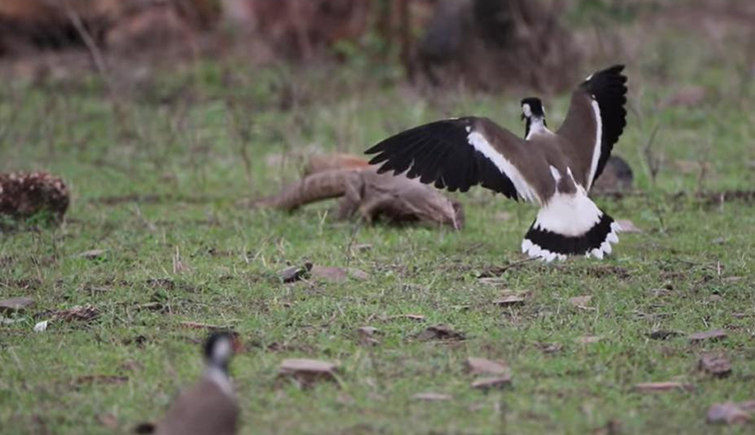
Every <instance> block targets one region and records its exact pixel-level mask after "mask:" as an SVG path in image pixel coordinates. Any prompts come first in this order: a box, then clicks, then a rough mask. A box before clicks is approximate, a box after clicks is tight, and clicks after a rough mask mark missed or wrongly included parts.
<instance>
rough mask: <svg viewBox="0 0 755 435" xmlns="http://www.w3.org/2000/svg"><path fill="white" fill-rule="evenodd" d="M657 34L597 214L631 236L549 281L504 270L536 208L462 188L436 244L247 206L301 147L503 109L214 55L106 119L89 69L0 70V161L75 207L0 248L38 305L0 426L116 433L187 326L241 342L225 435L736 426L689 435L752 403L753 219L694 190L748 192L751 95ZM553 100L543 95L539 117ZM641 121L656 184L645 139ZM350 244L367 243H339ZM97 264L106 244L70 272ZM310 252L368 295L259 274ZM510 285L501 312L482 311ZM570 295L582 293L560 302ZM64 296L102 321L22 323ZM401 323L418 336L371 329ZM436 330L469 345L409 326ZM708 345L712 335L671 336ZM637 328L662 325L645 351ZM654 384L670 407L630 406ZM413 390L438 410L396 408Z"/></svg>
mask: <svg viewBox="0 0 755 435" xmlns="http://www.w3.org/2000/svg"><path fill="white" fill-rule="evenodd" d="M669 41H670V42H669ZM669 41H665V42H664V44H665V45H664V46H663V47H665V48H664V50H665V51H662V50H660V51H653V52H651V54H649V55H648V56H647V57H646V58H645V59H644V60H643V61H641V62H639V61H638V62H629V65H628V75H629V76H630V81H631V82H630V87H631V90H630V93H631V102H630V106H631V111H630V115H629V119H628V122H629V126H628V128H627V129H626V131H625V133H624V136H623V137H622V139H621V141H620V142H619V144H618V145H617V147H616V149H615V152H616V153H617V154H620V155H621V156H623V157H625V158H626V159H627V160H628V161H629V162H630V163H631V164H632V166H633V168H634V171H635V176H636V189H637V192H636V194H633V195H630V196H627V197H625V198H623V199H615V198H598V199H597V202H598V204H599V205H600V206H601V207H602V208H604V209H605V210H606V211H608V212H609V213H610V214H611V215H612V216H614V217H615V218H617V219H630V220H631V221H632V222H634V223H635V224H636V225H637V226H638V227H640V228H641V229H642V230H643V231H644V232H643V233H641V234H626V235H623V236H621V237H620V238H621V242H620V244H619V245H618V246H617V247H616V248H615V255H613V256H611V257H610V258H609V259H607V260H605V261H602V262H600V261H594V260H583V259H573V260H569V261H568V262H566V263H562V264H557V265H541V264H538V263H533V262H520V261H521V260H522V259H523V257H522V255H521V254H519V253H518V247H519V244H520V241H521V238H522V236H523V234H524V232H525V231H526V229H527V227H528V226H529V224H530V223H531V221H532V218H533V216H534V213H535V209H534V208H533V207H532V206H530V205H523V204H517V203H513V202H509V201H505V200H504V199H503V197H500V196H499V197H493V196H492V195H490V194H489V193H488V192H486V191H482V190H481V189H477V190H474V191H472V192H471V193H470V194H468V195H465V196H461V195H459V196H458V198H459V199H460V200H461V201H462V202H463V203H464V205H465V207H466V209H465V211H466V215H467V225H466V228H465V229H464V230H463V231H461V232H457V233H454V232H449V231H446V230H440V229H431V228H394V227H388V226H384V225H377V226H369V227H368V226H363V225H360V224H359V223H357V222H337V221H334V220H333V219H331V218H330V216H329V214H328V211H329V206H328V205H321V206H315V207H311V208H307V209H305V210H302V211H301V212H299V213H296V214H284V213H278V212H272V211H262V210H253V209H250V208H249V207H248V206H247V205H246V204H247V203H248V200H249V199H250V198H255V197H258V196H260V195H263V194H269V193H273V192H275V191H276V190H277V189H279V188H280V187H281V185H282V183H284V182H286V181H290V180H293V179H295V178H296V174H297V171H298V168H299V165H300V164H301V158H300V157H299V156H300V155H302V153H304V152H311V151H313V150H314V151H316V150H324V151H331V150H340V151H351V152H355V153H359V152H361V151H362V150H363V149H365V148H366V147H367V146H369V145H371V144H373V143H375V142H376V141H378V140H380V139H381V138H383V137H385V136H386V135H388V134H391V133H394V132H397V131H399V130H400V129H401V128H404V127H409V126H412V125H415V124H417V123H420V122H423V121H429V120H432V119H436V118H438V117H443V116H449V115H454V114H457V115H458V114H470V113H474V114H479V115H486V116H490V117H492V118H494V119H496V120H498V121H500V122H501V123H502V124H504V125H506V126H508V127H509V128H511V129H512V130H514V131H516V132H517V133H521V131H522V130H523V127H522V126H521V125H520V124H518V119H519V107H518V101H519V99H520V98H521V97H523V96H526V95H524V94H519V93H515V92H512V93H511V94H509V95H479V94H474V93H470V92H465V91H463V90H460V91H455V92H449V93H448V94H445V95H436V96H433V97H432V98H425V97H422V96H420V95H419V94H418V93H417V92H416V91H414V90H412V89H411V88H409V87H407V86H406V85H405V84H402V83H401V82H400V81H398V80H396V72H395V71H392V70H390V69H387V70H385V71H377V72H375V71H373V72H371V73H370V74H365V70H364V69H362V67H360V66H359V65H355V66H352V67H349V66H346V67H342V68H340V69H334V68H333V67H318V68H313V69H310V70H308V71H295V70H292V69H290V68H286V67H280V68H274V67H269V68H265V69H256V68H253V67H250V66H249V65H248V64H246V63H243V62H233V61H226V62H225V63H206V62H198V63H195V64H191V65H188V66H184V67H182V68H180V69H179V70H178V71H172V72H170V73H163V74H158V75H156V76H155V77H154V78H153V79H152V80H151V81H150V82H149V83H148V84H147V85H142V86H140V87H138V88H136V89H134V90H132V91H131V92H130V93H129V94H128V96H127V97H121V98H120V99H119V102H118V103H117V104H114V103H112V102H111V100H109V99H107V98H105V95H106V86H105V84H104V83H103V81H102V80H101V79H100V78H98V77H97V76H84V77H81V78H79V79H77V80H76V81H75V82H73V83H72V82H71V81H67V82H65V83H57V82H54V81H53V82H49V83H46V84H43V85H39V84H30V83H26V82H24V81H22V80H11V81H5V83H4V84H3V87H2V93H3V95H2V97H1V98H0V170H2V171H9V170H20V169H44V170H49V171H51V172H53V173H55V174H59V175H61V176H63V177H64V178H65V179H66V180H67V181H68V182H69V185H70V187H71V189H72V191H73V196H74V197H73V203H72V206H71V208H70V212H69V215H68V218H67V222H66V223H65V225H63V226H62V227H61V228H59V229H55V230H50V229H48V230H27V231H19V232H14V233H9V234H4V235H2V236H0V296H1V297H2V298H6V297H14V296H30V297H33V298H34V299H35V301H36V304H35V305H34V306H33V307H32V308H30V309H29V310H27V311H26V312H21V313H17V314H14V315H7V314H6V317H7V316H10V319H11V320H14V321H15V322H14V323H10V324H3V325H1V326H0V433H2V434H20V433H33V434H48V433H52V434H81V433H87V434H96V433H113V432H115V433H125V432H127V431H129V430H131V428H133V426H134V425H136V424H137V423H139V422H142V421H148V420H156V419H158V418H159V417H160V416H161V415H162V413H163V412H164V410H165V409H166V407H167V406H168V404H169V402H170V401H171V399H172V398H173V397H174V396H175V394H176V393H177V392H178V391H179V389H180V388H181V387H182V386H184V385H186V384H187V383H190V382H192V380H193V379H195V378H196V376H197V375H198V374H199V373H200V371H201V360H200V357H199V347H198V343H199V342H201V340H202V339H203V337H204V335H205V333H206V331H203V330H196V329H191V328H187V327H186V326H184V324H183V322H201V323H206V324H212V325H219V326H227V327H232V328H233V329H235V330H236V331H238V332H239V334H240V337H241V339H242V340H243V342H244V344H245V352H243V353H241V354H240V355H238V356H237V358H235V360H234V361H233V364H232V374H233V377H234V380H235V383H236V386H237V390H238V395H239V398H240V402H241V407H242V413H243V423H244V424H243V430H242V433H244V434H287V435H293V434H377V433H381V434H393V433H396V434H504V433H506V434H508V433H511V434H524V433H569V434H585V433H596V434H609V433H638V434H667V433H687V434H692V433H749V432H750V431H751V430H752V426H751V425H750V426H731V427H726V426H724V427H715V426H711V425H708V424H706V422H705V413H706V410H707V408H708V407H709V406H710V405H711V404H713V403H718V402H723V401H728V400H731V401H744V400H753V399H755V341H754V340H755V329H754V328H753V320H754V319H755V279H754V277H753V269H754V268H755V266H754V263H753V262H754V261H755V208H753V203H752V202H751V200H750V201H746V200H737V199H736V198H733V199H729V200H726V201H724V202H715V201H711V198H712V197H713V196H711V195H708V196H705V195H703V196H702V197H699V196H698V195H697V194H698V193H701V194H702V193H704V192H724V191H732V190H751V189H752V188H753V185H755V168H754V167H753V162H755V117H754V116H753V113H755V98H754V96H755V89H753V88H755V86H754V85H753V81H752V79H751V78H749V77H750V76H749V75H748V74H749V73H748V72H746V71H745V72H744V73H743V72H742V66H741V64H740V59H739V58H737V57H736V56H734V55H728V54H726V53H721V52H717V51H715V50H712V49H711V50H707V51H706V50H704V49H700V51H698V53H704V54H698V55H696V56H690V55H687V54H684V53H689V51H687V52H685V48H687V47H689V46H691V45H697V48H700V45H699V42H695V41H691V42H690V41H688V40H684V39H681V38H680V39H679V40H669ZM703 48H705V47H703ZM593 66H603V65H593ZM589 72H590V70H586V71H585V72H584V74H585V75H587V74H588V73H589ZM691 85H694V86H698V87H701V88H702V89H704V90H705V92H706V96H705V97H704V99H703V100H702V101H701V102H699V103H697V104H694V105H691V106H678V105H670V104H667V102H668V101H669V100H670V99H671V98H672V97H673V96H674V95H675V94H677V93H678V92H679V91H680V90H683V89H684V88H685V87H688V86H691ZM527 94H529V92H527ZM567 103H568V96H567V95H561V96H558V97H548V98H546V104H547V108H548V115H549V120H550V123H551V124H552V125H554V126H557V125H558V124H559V123H560V121H561V119H562V118H563V115H564V113H565V111H566V107H567ZM656 128H657V134H656V138H655V141H654V142H653V146H652V151H651V154H652V156H653V159H658V160H660V162H661V163H660V166H659V168H660V169H659V171H658V174H657V176H656V177H655V179H653V177H651V176H650V172H651V171H650V170H649V167H648V164H647V161H648V159H646V157H645V153H644V149H645V147H646V145H647V144H648V142H649V141H650V137H651V136H652V133H653V131H654V130H655V129H656ZM690 162H691V163H690ZM703 167H705V170H704V171H703V172H702V173H701V171H700V168H703ZM359 244H369V245H371V249H369V250H362V251H355V250H354V249H351V248H353V247H354V246H355V245H359ZM94 249H98V250H103V251H104V253H103V254H101V255H100V256H98V257H97V258H86V257H82V256H80V255H78V254H80V253H82V252H85V251H89V250H94ZM306 260H309V261H312V262H313V263H315V264H317V265H324V266H340V267H354V268H358V269H360V270H362V271H364V272H366V273H367V274H369V279H367V280H364V281H357V280H351V281H348V282H344V283H332V282H317V281H312V282H299V283H295V284H282V283H281V282H280V281H279V280H278V278H277V272H278V271H279V270H281V269H283V268H284V267H286V266H288V265H290V264H294V265H295V264H301V263H303V262H304V261H306ZM177 263H180V264H181V265H183V267H175V266H176V264H177ZM509 265H510V267H507V266H509ZM481 277H498V279H493V280H491V279H487V280H485V279H480V278H481ZM507 292H515V293H523V294H524V295H525V303H524V304H523V305H521V306H515V307H500V306H497V305H495V304H494V303H493V301H494V300H496V299H498V298H500V297H501V295H503V294H506V293H507ZM576 296H591V299H590V300H589V302H587V303H586V304H585V305H586V306H584V307H576V306H574V304H572V303H570V302H569V299H570V298H572V297H576ZM84 305H91V306H92V307H94V309H95V310H96V311H97V313H98V316H97V317H96V318H95V319H92V320H88V321H84V320H82V321H71V322H64V321H53V322H51V323H50V326H49V328H48V329H47V330H46V331H45V332H43V333H35V332H33V331H32V328H33V326H34V324H35V323H36V322H38V321H41V320H46V319H49V318H51V317H52V316H53V312H54V311H57V310H62V309H68V308H72V307H75V306H84ZM403 314H418V315H422V316H424V317H425V319H424V321H422V322H419V321H416V320H410V319H406V318H401V317H392V316H399V315H403ZM435 324H445V325H448V326H450V327H452V328H453V329H455V330H458V331H462V332H464V333H465V336H466V339H464V340H453V341H437V340H430V341H423V340H420V339H419V338H418V337H417V334H418V333H420V332H422V331H423V330H424V329H425V328H427V327H428V326H430V325H435ZM362 326H374V327H376V328H378V329H379V330H380V333H379V335H378V336H377V339H378V341H379V343H378V344H376V345H366V344H364V343H363V341H362V340H361V339H360V337H359V334H358V332H357V330H358V328H360V327H362ZM712 329H724V330H725V331H726V332H727V334H728V337H727V338H726V339H724V340H720V341H704V342H702V343H692V342H691V341H690V340H689V339H687V337H686V335H687V334H689V333H693V332H700V331H707V330H712ZM658 330H667V331H675V332H677V333H678V334H679V335H677V336H675V337H674V336H672V337H671V338H668V339H666V340H658V339H652V338H650V337H649V334H650V333H651V332H653V331H658ZM584 337H599V341H597V342H594V343H585V342H584V341H585V340H584ZM587 341H590V340H587ZM708 352H718V353H721V354H723V355H725V356H726V357H727V358H728V359H729V360H730V361H731V364H732V367H733V373H732V374H731V376H729V377H728V378H725V379H717V378H713V377H711V376H710V375H707V374H705V373H703V372H701V371H699V370H698V368H697V365H698V359H699V357H700V356H701V355H703V354H705V353H708ZM470 356H477V357H485V358H489V359H501V360H504V361H506V363H507V364H508V366H509V367H510V369H511V373H512V375H513V383H512V385H511V386H509V387H507V388H505V389H502V390H493V391H489V392H487V393H486V392H482V391H479V390H475V389H472V388H471V387H470V383H471V382H472V381H473V380H474V379H475V376H473V375H471V374H469V373H467V371H466V370H465V367H464V362H465V360H466V359H467V358H468V357H470ZM290 357H309V358H317V359H324V360H329V361H334V362H338V363H339V364H340V365H341V370H340V372H339V382H338V383H319V384H316V385H314V386H313V387H312V388H306V389H303V388H300V387H299V386H297V385H296V384H295V383H293V382H291V381H290V380H286V379H280V378H278V376H277V368H278V365H279V364H280V362H281V361H282V360H283V359H285V358H290ZM87 375H96V376H98V375H106V376H118V377H119V378H101V377H99V378H98V377H95V378H94V379H93V380H92V379H91V378H90V379H89V381H88V380H87V378H82V377H84V376H87ZM660 381H681V382H685V383H689V384H692V385H693V386H694V391H670V392H663V393H656V394H647V393H639V392H636V391H635V389H634V385H635V384H638V383H643V382H660ZM427 392H433V393H441V394H447V395H449V396H450V397H451V399H450V400H445V401H421V400H417V399H415V398H413V396H414V395H415V394H417V393H427Z"/></svg>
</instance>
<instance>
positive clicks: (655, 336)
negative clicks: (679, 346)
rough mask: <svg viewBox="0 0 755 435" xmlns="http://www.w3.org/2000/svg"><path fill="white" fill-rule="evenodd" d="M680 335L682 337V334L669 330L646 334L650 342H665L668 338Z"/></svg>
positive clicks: (658, 330)
mask: <svg viewBox="0 0 755 435" xmlns="http://www.w3.org/2000/svg"><path fill="white" fill-rule="evenodd" d="M680 335H684V333H683V332H681V331H674V330H671V329H657V330H655V331H651V332H650V333H648V338H650V339H652V340H667V339H669V338H674V337H679V336H680Z"/></svg>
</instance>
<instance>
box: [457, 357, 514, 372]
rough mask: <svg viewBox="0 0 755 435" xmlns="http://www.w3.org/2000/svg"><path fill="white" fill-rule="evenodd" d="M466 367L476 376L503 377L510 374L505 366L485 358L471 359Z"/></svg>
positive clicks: (468, 359)
mask: <svg viewBox="0 0 755 435" xmlns="http://www.w3.org/2000/svg"><path fill="white" fill-rule="evenodd" d="M466 367H467V370H469V371H470V373H472V374H475V375H480V374H488V375H502V374H505V373H507V372H508V368H507V367H506V365H505V364H501V363H500V362H497V361H491V360H489V359H485V358H476V357H469V358H467V361H466Z"/></svg>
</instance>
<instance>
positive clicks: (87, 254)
mask: <svg viewBox="0 0 755 435" xmlns="http://www.w3.org/2000/svg"><path fill="white" fill-rule="evenodd" d="M104 254H105V251H104V250H102V249H92V250H90V251H84V252H82V253H80V254H77V255H76V256H77V257H81V258H86V259H89V260H94V259H97V258H99V257H102V256H103V255H104Z"/></svg>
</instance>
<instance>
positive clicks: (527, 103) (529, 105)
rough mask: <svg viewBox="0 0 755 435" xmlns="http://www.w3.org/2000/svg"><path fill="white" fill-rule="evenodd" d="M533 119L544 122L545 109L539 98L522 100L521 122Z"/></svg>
mask: <svg viewBox="0 0 755 435" xmlns="http://www.w3.org/2000/svg"><path fill="white" fill-rule="evenodd" d="M525 119H526V120H527V121H532V120H534V119H542V120H543V121H544V120H545V109H544V108H543V102H542V101H540V99H539V98H532V97H530V98H525V99H523V100H522V121H524V120H525Z"/></svg>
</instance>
